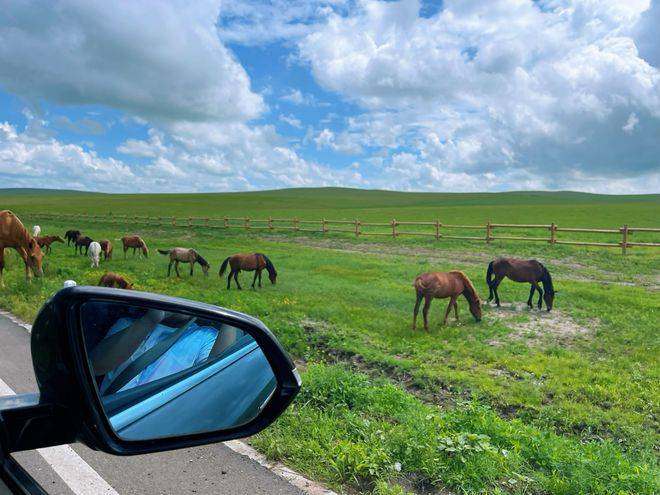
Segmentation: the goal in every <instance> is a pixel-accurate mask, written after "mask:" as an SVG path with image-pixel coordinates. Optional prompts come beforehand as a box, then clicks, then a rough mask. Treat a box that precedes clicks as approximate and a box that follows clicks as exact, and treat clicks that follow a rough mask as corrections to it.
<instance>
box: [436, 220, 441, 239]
mask: <svg viewBox="0 0 660 495" xmlns="http://www.w3.org/2000/svg"><path fill="white" fill-rule="evenodd" d="M438 239H440V220H437V219H436V221H435V240H436V241H437V240H438Z"/></svg>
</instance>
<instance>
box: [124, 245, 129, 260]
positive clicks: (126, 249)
mask: <svg viewBox="0 0 660 495" xmlns="http://www.w3.org/2000/svg"><path fill="white" fill-rule="evenodd" d="M126 251H128V248H127V247H126V246H124V259H126Z"/></svg>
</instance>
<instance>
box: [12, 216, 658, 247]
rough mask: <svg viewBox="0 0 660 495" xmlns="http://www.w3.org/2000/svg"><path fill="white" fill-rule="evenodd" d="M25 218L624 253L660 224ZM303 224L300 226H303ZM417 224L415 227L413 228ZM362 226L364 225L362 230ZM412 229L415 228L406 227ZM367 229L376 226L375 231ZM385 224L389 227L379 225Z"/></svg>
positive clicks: (644, 244) (655, 231)
mask: <svg viewBox="0 0 660 495" xmlns="http://www.w3.org/2000/svg"><path fill="white" fill-rule="evenodd" d="M24 216H25V217H29V218H35V219H54V220H68V221H91V222H98V223H111V224H115V225H123V226H124V227H125V228H130V227H131V226H135V225H150V226H156V227H162V226H165V225H171V226H172V227H179V228H195V227H203V228H210V229H244V230H247V231H249V230H258V231H271V232H272V231H278V230H279V231H293V232H312V233H319V234H326V233H333V232H338V233H344V234H353V235H354V236H355V237H360V236H388V237H392V238H397V237H400V236H424V237H435V239H436V240H441V239H443V240H444V239H449V240H454V239H456V240H469V241H482V242H486V243H491V242H492V241H498V240H503V241H516V242H518V241H520V242H547V243H549V244H565V245H573V246H596V247H606V248H617V249H621V253H622V254H626V251H627V249H628V248H630V247H634V246H639V247H647V248H657V247H660V242H648V241H644V242H638V241H631V239H630V236H631V235H632V234H633V233H635V232H639V233H646V234H658V233H660V228H653V227H630V226H628V225H623V226H622V227H619V228H616V229H603V228H593V229H591V228H583V227H579V228H577V227H559V226H558V225H557V224H555V223H551V224H549V225H544V224H510V223H491V222H487V223H486V224H483V225H456V224H443V223H441V222H440V221H439V220H436V221H400V220H396V219H392V220H391V221H389V222H361V221H360V220H358V219H355V220H331V219H327V218H323V219H320V220H301V219H298V218H297V217H295V218H273V217H268V218H251V217H230V216H225V217H221V218H211V217H192V216H190V217H165V216H160V217H149V216H139V215H90V214H86V213H68V214H61V213H29V214H26V215H24ZM301 225H302V226H303V227H301ZM315 225H316V226H318V227H317V228H309V227H308V226H315ZM415 227H417V229H415ZM428 227H432V229H429V230H425V228H428ZM365 228H366V229H367V230H365ZM409 228H412V229H413V230H404V229H409ZM371 229H380V230H378V231H376V230H371ZM383 229H387V230H383ZM501 229H505V230H508V229H525V230H528V231H535V230H542V231H547V232H548V235H547V236H545V237H541V236H532V235H530V236H518V235H509V234H506V233H504V234H501V235H500V234H497V233H496V232H495V231H496V230H501ZM462 230H483V231H484V235H483V236H478V235H462V234H461V232H456V231H462ZM558 232H571V233H589V234H598V235H602V236H617V237H619V239H620V240H616V241H614V242H596V241H581V240H571V239H558V238H557V233H558Z"/></svg>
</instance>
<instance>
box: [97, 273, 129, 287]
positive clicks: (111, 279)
mask: <svg viewBox="0 0 660 495" xmlns="http://www.w3.org/2000/svg"><path fill="white" fill-rule="evenodd" d="M98 285H100V286H101V287H115V288H119V289H132V288H133V283H132V282H129V281H128V280H126V279H125V278H124V277H122V276H121V275H117V274H116V273H113V272H105V273H104V274H103V276H102V277H101V280H99V283H98Z"/></svg>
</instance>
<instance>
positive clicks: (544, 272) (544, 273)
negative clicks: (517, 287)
mask: <svg viewBox="0 0 660 495" xmlns="http://www.w3.org/2000/svg"><path fill="white" fill-rule="evenodd" d="M539 265H541V283H542V284H543V292H546V293H548V294H554V293H555V287H554V285H552V277H551V276H550V272H549V271H548V269H547V268H546V267H545V265H543V263H539Z"/></svg>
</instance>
